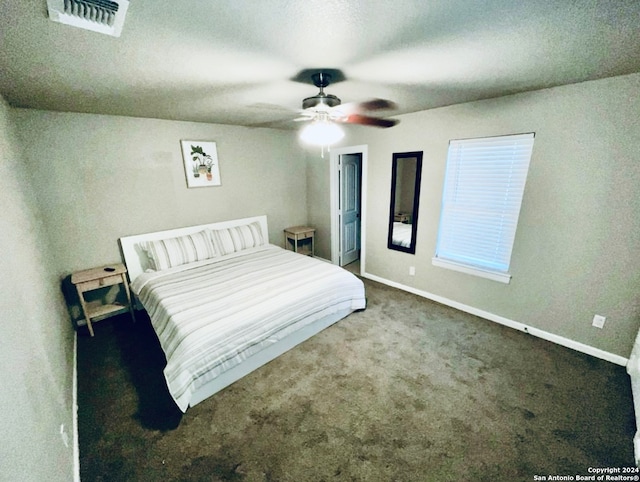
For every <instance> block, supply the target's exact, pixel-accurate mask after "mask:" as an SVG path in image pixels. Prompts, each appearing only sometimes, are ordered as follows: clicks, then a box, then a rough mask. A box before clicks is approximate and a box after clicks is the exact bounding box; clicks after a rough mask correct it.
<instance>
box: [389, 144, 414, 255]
mask: <svg viewBox="0 0 640 482" xmlns="http://www.w3.org/2000/svg"><path fill="white" fill-rule="evenodd" d="M421 175H422V151H415V152H398V153H394V154H393V164H392V168H391V206H390V207H389V237H388V241H387V247H388V248H389V249H395V250H396V251H404V252H405V253H411V254H415V252H416V237H417V234H418V233H417V229H418V205H419V203H420V176H421Z"/></svg>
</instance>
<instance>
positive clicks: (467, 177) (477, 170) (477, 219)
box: [433, 133, 534, 283]
mask: <svg viewBox="0 0 640 482" xmlns="http://www.w3.org/2000/svg"><path fill="white" fill-rule="evenodd" d="M533 138H534V134H533V133H530V134H519V135H511V136H500V137H485V138H481V139H463V140H452V141H450V142H449V154H448V156H447V168H446V173H445V180H444V191H443V195H442V212H441V214H440V227H439V229H438V241H437V245H436V254H435V257H434V258H433V264H434V265H435V266H440V267H443V268H449V269H454V270H457V271H462V272H465V273H469V274H474V275H477V276H482V277H485V278H489V279H493V280H495V281H501V282H503V283H509V281H510V279H511V275H510V274H509V264H510V262H511V250H512V248H513V241H514V238H515V235H516V227H517V225H518V216H519V214H520V205H521V203H522V195H523V193H524V185H525V182H526V180H527V172H528V170H529V160H530V159H531V151H532V149H533Z"/></svg>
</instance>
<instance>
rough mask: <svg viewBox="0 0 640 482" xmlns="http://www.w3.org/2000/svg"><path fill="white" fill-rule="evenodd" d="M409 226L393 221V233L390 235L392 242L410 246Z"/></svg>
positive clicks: (410, 232)
mask: <svg viewBox="0 0 640 482" xmlns="http://www.w3.org/2000/svg"><path fill="white" fill-rule="evenodd" d="M411 227H412V226H411V224H406V223H400V222H398V221H395V222H394V223H393V233H392V235H391V239H392V240H393V244H395V245H397V246H404V247H405V248H408V247H409V246H411V235H412V231H411Z"/></svg>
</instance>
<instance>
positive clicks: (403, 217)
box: [393, 213, 409, 224]
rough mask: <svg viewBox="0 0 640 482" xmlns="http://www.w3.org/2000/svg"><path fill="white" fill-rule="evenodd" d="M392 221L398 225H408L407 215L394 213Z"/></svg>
mask: <svg viewBox="0 0 640 482" xmlns="http://www.w3.org/2000/svg"><path fill="white" fill-rule="evenodd" d="M393 220H394V221H395V222H398V223H404V224H408V223H409V215H408V214H405V213H396V214H394V215H393Z"/></svg>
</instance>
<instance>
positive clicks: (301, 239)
mask: <svg viewBox="0 0 640 482" xmlns="http://www.w3.org/2000/svg"><path fill="white" fill-rule="evenodd" d="M315 232H316V229H315V228H311V227H309V226H292V227H290V228H286V229H285V230H284V246H285V249H289V246H290V243H289V241H292V243H293V244H292V246H293V251H295V252H296V253H300V254H305V255H307V256H313V255H314V251H315V247H314V238H315Z"/></svg>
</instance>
